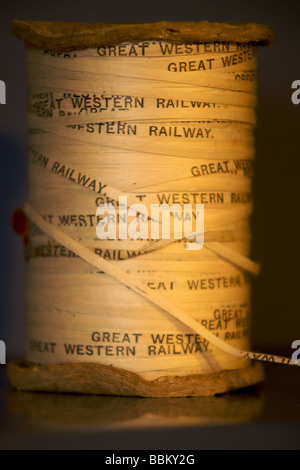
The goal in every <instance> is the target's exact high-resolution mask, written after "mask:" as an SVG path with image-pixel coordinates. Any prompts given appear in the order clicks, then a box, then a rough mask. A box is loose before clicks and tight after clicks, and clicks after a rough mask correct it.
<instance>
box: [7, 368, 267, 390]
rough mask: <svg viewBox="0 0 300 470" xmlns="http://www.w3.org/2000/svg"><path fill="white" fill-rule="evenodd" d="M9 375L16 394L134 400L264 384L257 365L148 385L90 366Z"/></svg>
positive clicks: (120, 372)
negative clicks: (56, 393) (37, 393)
mask: <svg viewBox="0 0 300 470" xmlns="http://www.w3.org/2000/svg"><path fill="white" fill-rule="evenodd" d="M8 374H9V378H10V381H11V384H12V385H13V387H15V388H16V389H17V390H23V391H38V392H61V393H82V394H93V395H119V396H135V397H188V396H193V397H196V396H212V395H216V394H217V393H225V392H229V391H231V390H235V389H239V388H244V387H249V386H251V385H255V384H257V383H259V382H262V381H263V380H264V372H263V367H262V365H261V364H259V363H256V362H251V363H250V364H249V366H248V367H245V368H243V369H233V370H223V371H221V372H214V373H211V374H199V375H187V376H185V377H177V376H166V377H160V378H159V379H156V380H151V381H148V380H145V379H143V378H141V377H140V376H139V375H137V374H135V373H133V372H129V371H126V370H124V369H117V368H115V367H111V366H104V365H101V364H92V363H77V364H76V363H75V364H72V363H67V364H54V365H38V364H32V363H29V362H26V361H12V362H10V363H9V364H8Z"/></svg>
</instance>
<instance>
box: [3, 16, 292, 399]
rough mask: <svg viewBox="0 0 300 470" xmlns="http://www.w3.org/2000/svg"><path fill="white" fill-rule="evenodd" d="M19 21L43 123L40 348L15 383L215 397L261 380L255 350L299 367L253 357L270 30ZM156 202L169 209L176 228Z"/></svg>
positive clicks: (32, 122) (35, 262)
mask: <svg viewBox="0 0 300 470" xmlns="http://www.w3.org/2000/svg"><path fill="white" fill-rule="evenodd" d="M12 30H13V32H14V33H15V34H16V35H17V36H19V37H21V38H22V39H23V40H24V41H25V42H26V44H27V62H28V70H29V106H28V111H29V127H30V147H29V178H30V197H29V201H28V202H27V203H26V205H25V206H24V212H25V214H26V216H27V218H28V220H29V221H30V224H29V233H28V244H27V249H26V254H27V259H28V316H27V344H26V355H25V360H23V361H14V362H12V363H11V364H10V365H9V371H10V378H11V382H12V384H13V385H14V386H15V387H16V388H18V389H22V390H44V391H63V392H79V393H104V394H117V395H135V396H190V395H193V396H197V395H213V394H215V393H221V392H225V391H228V390H232V389H235V388H241V387H243V386H248V385H252V384H255V383H257V382H259V381H261V380H262V379H263V372H262V368H261V367H260V366H259V365H258V363H257V362H253V361H251V360H250V359H259V360H265V361H272V362H283V363H288V362H289V360H288V359H285V358H279V357H277V356H273V355H259V354H257V355H255V353H251V352H249V349H250V338H249V325H250V320H251V313H250V305H249V296H250V282H249V273H250V274H255V273H257V272H258V269H259V267H258V265H257V264H256V263H254V262H253V261H251V260H249V258H248V256H249V243H250V233H249V227H248V217H249V214H250V213H251V206H252V205H251V176H252V166H253V158H254V153H255V152H254V144H253V128H254V125H255V113H254V107H255V104H256V96H255V88H256V55H257V47H258V46H259V45H263V44H269V43H270V42H271V40H272V30H271V29H270V28H269V27H267V26H263V25H253V24H250V25H238V26H236V25H235V26H233V25H229V24H217V23H207V22H200V23H168V22H163V23H155V24H149V25H100V24H97V25H90V24H75V23H38V22H18V21H15V22H14V23H13V26H12ZM120 201H121V202H120ZM104 204H106V206H103V205H104ZM101 205H102V209H101V210H102V212H101V210H100V212H99V206H101ZM158 205H159V206H160V208H161V206H162V205H165V206H168V207H170V206H173V211H172V214H170V213H169V216H170V217H169V219H166V220H169V232H170V233H169V236H167V237H164V236H163V235H162V233H163V230H164V229H165V227H164V219H163V218H160V215H159V213H155V214H154V212H153V209H154V207H156V206H158ZM174 206H176V208H177V209H178V210H179V212H178V213H176V214H175V212H174V209H175V208H174ZM187 206H189V208H190V209H191V212H190V214H191V223H190V224H188V222H187V221H188V214H187V213H186V212H184V210H185V209H186V208H187ZM108 210H109V211H110V216H111V219H108V218H107V217H106V218H103V217H104V215H105V214H107V211H108ZM180 210H181V211H182V212H180ZM130 211H131V212H130ZM178 214H179V215H180V214H181V219H180V221H181V222H180V224H177V225H176V223H175V222H176V220H177V221H178V217H177V216H178ZM199 214H200V215H199ZM201 214H202V216H203V215H204V217H202V218H201ZM133 215H134V217H133ZM198 215H199V217H198ZM124 218H125V219H124ZM193 219H194V222H195V223H196V222H197V221H199V220H200V221H202V225H201V226H200V232H201V233H200V232H199V230H198V231H197V228H196V230H195V229H193V223H192V222H193ZM109 220H110V225H109V223H108V221H109ZM124 220H125V221H126V223H125V224H124ZM203 220H204V226H203ZM121 222H122V223H121ZM171 222H172V223H171ZM124 225H125V228H124ZM187 225H188V226H189V230H190V231H186V230H185V229H186V226H187ZM194 225H195V224H194ZM179 229H181V235H182V236H181V237H177V235H178V230H179ZM107 230H108V231H109V233H110V235H109V236H108V235H107V238H106V239H100V238H101V234H102V238H105V233H106V234H107ZM124 230H125V232H124ZM124 233H125V235H124ZM190 233H193V235H194V238H193V239H192V238H191V236H190ZM156 234H158V236H155V235H156ZM121 235H122V236H121ZM129 235H130V236H129ZM198 235H201V237H200V236H199V238H197V236H198ZM203 236H204V245H203ZM195 240H196V241H197V242H198V246H197V243H195ZM193 245H194V246H193ZM202 245H203V246H202ZM197 248H198V249H197ZM66 377H67V378H66Z"/></svg>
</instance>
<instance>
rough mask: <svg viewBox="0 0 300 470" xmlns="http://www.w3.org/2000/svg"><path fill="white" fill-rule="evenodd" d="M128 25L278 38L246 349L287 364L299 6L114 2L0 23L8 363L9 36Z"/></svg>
mask: <svg viewBox="0 0 300 470" xmlns="http://www.w3.org/2000/svg"><path fill="white" fill-rule="evenodd" d="M14 18H16V19H23V20H48V21H80V22H116V23H118V22H127V23H137V22H138V23H142V22H153V21H162V20H169V21H201V20H208V21H213V22H215V21H219V22H239V23H240V22H255V23H264V24H268V25H270V26H272V27H273V28H274V33H275V39H274V42H273V44H272V45H271V46H268V47H260V50H259V61H258V109H257V116H258V127H257V139H256V147H257V158H256V164H255V178H254V187H253V191H254V200H255V210H254V214H253V217H252V225H253V256H252V258H253V259H254V260H256V261H259V262H260V263H261V264H262V271H261V274H260V275H259V276H258V277H257V278H256V279H254V280H253V327H252V345H253V348H254V349H256V350H258V351H261V352H269V353H275V354H276V353H283V354H286V355H288V356H291V353H292V350H291V343H292V342H293V340H295V339H299V338H300V310H299V291H300V286H299V275H298V266H299V259H298V258H299V256H298V254H299V247H298V240H299V237H298V226H299V224H298V214H299V211H298V204H299V201H300V197H299V196H300V194H299V181H298V180H299V174H300V172H299V170H300V165H299V147H300V143H299V123H300V105H299V106H295V105H293V104H292V102H291V94H292V90H291V84H292V82H293V81H294V80H297V79H300V60H299V39H300V31H299V18H300V2H297V1H287V0H285V1H279V0H278V1H272V2H262V1H261V0H260V1H258V0H252V1H248V2H241V1H234V0H232V1H226V2H224V1H220V2H215V1H206V2H201V1H199V0H198V1H196V0H194V1H182V2H174V1H164V2H163V1H160V2H157V1H151V2H150V1H149V0H148V1H142V0H141V1H132V2H130V1H128V2H125V1H122V2H121V1H118V0H115V1H112V2H108V1H107V2H105V3H104V2H101V1H99V0H94V1H91V0H86V1H84V2H82V1H80V2H79V1H76V0H74V1H73V2H68V3H63V2H62V1H56V0H55V1H51V2H47V3H46V2H41V1H33V0H31V1H26V2H16V1H14V2H5V4H4V5H3V4H2V5H1V17H0V64H1V68H0V70H1V73H0V75H1V76H0V79H1V80H4V81H5V83H6V87H7V104H6V105H0V120H1V122H0V153H1V159H0V162H1V169H0V191H1V194H0V204H1V233H0V237H1V239H0V250H1V252H0V260H1V273H0V276H1V277H0V308H1V319H0V339H2V340H4V341H5V342H6V346H7V356H8V358H15V357H18V356H21V355H22V352H23V345H24V328H25V307H24V294H25V288H24V285H25V263H24V259H23V246H22V241H21V240H20V239H19V237H17V236H16V235H15V234H14V233H13V230H12V228H11V223H10V221H11V216H12V212H13V210H14V208H16V207H18V206H20V205H22V203H23V202H24V201H25V198H26V193H27V182H26V146H27V122H26V96H27V91H26V68H25V59H24V51H25V47H24V45H23V43H22V41H21V40H19V39H17V38H15V37H13V36H12V35H11V34H10V22H11V20H12V19H14Z"/></svg>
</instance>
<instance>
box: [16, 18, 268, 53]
mask: <svg viewBox="0 0 300 470" xmlns="http://www.w3.org/2000/svg"><path fill="white" fill-rule="evenodd" d="M11 32H12V33H13V34H14V35H15V36H17V37H19V38H20V39H22V40H23V41H24V42H25V43H26V44H28V45H31V46H36V47H39V48H42V49H44V48H46V49H50V50H52V51H70V50H74V49H86V48H88V47H99V46H113V45H116V44H120V43H122V42H124V41H130V42H139V41H146V40H161V41H168V42H173V43H182V42H201V41H205V42H211V41H226V42H253V43H256V44H257V45H268V44H270V43H271V42H272V40H273V29H272V28H271V27H270V26H267V25H263V24H256V23H244V24H233V23H232V24H231V23H210V22H208V21H199V22H194V21H187V22H176V21H175V22H174V21H159V22H155V23H144V24H122V23H72V22H68V23H67V22H47V21H20V20H13V21H12V23H11Z"/></svg>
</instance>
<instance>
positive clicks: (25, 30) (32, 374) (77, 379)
mask: <svg viewBox="0 0 300 470" xmlns="http://www.w3.org/2000/svg"><path fill="white" fill-rule="evenodd" d="M11 31H12V33H13V34H14V35H16V36H17V37H19V38H21V39H22V40H23V41H24V42H25V43H26V45H29V46H35V47H38V48H42V49H47V50H52V51H70V50H75V49H85V48H89V47H99V46H109V45H112V46H113V45H116V44H120V43H122V42H139V41H147V40H160V41H166V42H171V43H184V42H188V43H191V42H212V41H220V42H221V41H224V42H241V43H253V44H256V45H268V44H270V43H271V42H272V40H273V30H272V28H271V27H270V26H266V25H261V24H253V23H249V24H228V23H209V22H207V21H201V22H169V21H162V22H157V23H149V24H101V23H64V22H39V21H19V20H14V21H13V22H12V24H11ZM8 374H9V378H10V381H11V384H12V386H13V387H15V388H16V389H17V390H23V391H42V392H62V393H80V394H94V395H120V396H139V397H187V396H212V395H215V394H219V393H225V392H228V391H231V390H235V389H240V388H244V387H248V386H251V385H255V384H257V383H259V382H262V381H263V380H264V373H263V367H262V365H261V364H259V363H255V362H251V361H249V363H248V365H247V366H246V367H244V368H239V369H232V370H223V371H221V372H215V373H210V374H198V375H187V376H184V377H181V376H180V377H179V376H165V377H161V378H159V379H156V380H152V381H147V380H145V379H143V378H142V377H140V376H139V375H137V374H135V373H133V372H129V371H126V370H124V369H118V368H115V367H110V366H105V365H101V364H94V363H66V364H55V365H39V364H33V363H29V362H27V361H25V360H20V361H11V362H10V363H9V365H8Z"/></svg>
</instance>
